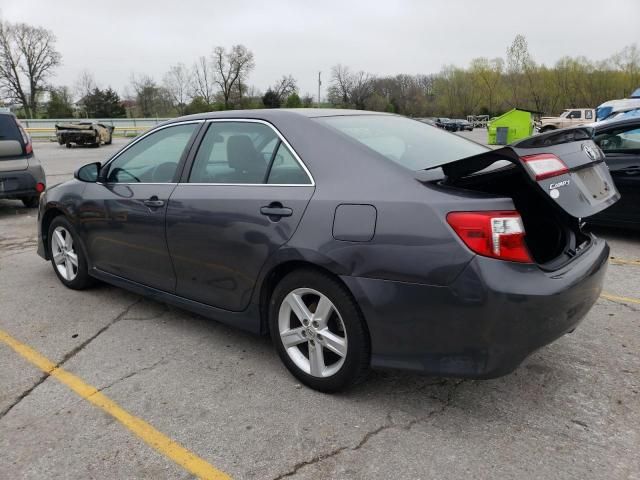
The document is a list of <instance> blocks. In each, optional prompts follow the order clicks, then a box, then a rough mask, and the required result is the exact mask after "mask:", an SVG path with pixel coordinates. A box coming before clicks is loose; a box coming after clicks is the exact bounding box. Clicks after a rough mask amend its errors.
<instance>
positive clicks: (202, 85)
mask: <svg viewBox="0 0 640 480" xmlns="http://www.w3.org/2000/svg"><path fill="white" fill-rule="evenodd" d="M192 77H193V80H192V82H191V89H192V91H193V95H194V97H200V98H201V99H202V100H203V101H204V102H205V103H206V104H208V105H211V104H212V103H213V101H214V97H215V93H216V81H215V72H214V70H213V64H212V62H210V61H209V60H207V57H200V58H198V61H197V62H196V63H194V65H193V75H192Z"/></svg>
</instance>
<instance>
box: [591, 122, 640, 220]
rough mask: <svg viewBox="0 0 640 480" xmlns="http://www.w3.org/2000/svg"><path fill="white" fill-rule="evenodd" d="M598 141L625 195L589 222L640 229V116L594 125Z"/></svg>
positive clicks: (621, 191) (615, 181) (618, 186)
mask: <svg viewBox="0 0 640 480" xmlns="http://www.w3.org/2000/svg"><path fill="white" fill-rule="evenodd" d="M594 128H595V136H594V141H595V142H596V144H598V146H599V147H600V148H601V149H602V151H603V152H604V155H605V157H606V158H605V161H606V162H607V165H608V166H609V171H610V172H611V177H612V178H613V181H614V183H615V185H616V188H617V189H618V190H619V191H620V194H621V195H622V197H621V198H620V201H618V202H617V203H616V204H615V205H613V206H612V207H610V208H608V209H606V210H604V211H602V212H600V213H599V214H597V215H595V216H593V217H590V218H589V219H588V222H589V223H591V224H596V225H606V226H614V227H622V228H634V229H639V228H640V116H631V117H629V118H624V119H622V120H615V121H605V122H599V123H596V124H594Z"/></svg>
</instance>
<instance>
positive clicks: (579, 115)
mask: <svg viewBox="0 0 640 480" xmlns="http://www.w3.org/2000/svg"><path fill="white" fill-rule="evenodd" d="M595 118H596V111H595V110H594V109H593V108H568V109H565V110H564V112H562V113H561V114H560V116H559V117H541V118H540V120H539V121H538V122H536V130H537V131H538V132H540V133H544V132H548V131H551V130H557V129H559V128H566V127H576V126H579V125H584V124H586V123H591V122H594V121H595Z"/></svg>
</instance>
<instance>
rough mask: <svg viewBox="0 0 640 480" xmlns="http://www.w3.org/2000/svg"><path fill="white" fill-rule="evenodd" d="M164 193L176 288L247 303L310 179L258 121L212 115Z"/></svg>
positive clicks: (289, 228) (223, 304)
mask: <svg viewBox="0 0 640 480" xmlns="http://www.w3.org/2000/svg"><path fill="white" fill-rule="evenodd" d="M190 163H191V165H190V166H189V164H188V165H187V167H186V168H185V172H184V173H183V177H182V181H181V183H179V184H178V186H177V187H176V189H175V191H174V192H173V194H172V195H171V198H170V199H169V206H168V210H167V242H168V246H169V251H170V254H171V259H172V261H173V265H174V268H175V272H176V277H177V285H176V293H177V294H178V295H181V296H183V297H186V298H189V299H191V300H195V301H198V302H202V303H205V304H208V305H212V306H215V307H218V308H223V309H226V310H232V311H240V310H244V309H245V308H246V307H247V305H248V304H249V300H250V298H251V294H252V292H253V288H254V286H255V283H256V280H257V277H258V274H259V272H260V269H261V268H262V266H263V265H264V263H265V261H266V260H267V258H268V257H269V256H270V255H271V254H272V253H274V252H275V251H276V250H277V249H278V248H279V247H280V246H281V245H283V244H284V243H286V242H287V241H288V240H289V238H290V237H291V236H292V235H293V233H294V231H295V229H296V227H297V226H298V223H299V222H300V219H301V218H302V214H303V213H304V210H305V208H306V206H307V204H308V202H309V199H310V198H311V195H312V194H313V191H314V185H313V180H312V178H311V175H310V173H309V172H308V171H307V169H306V167H304V164H303V163H302V161H301V160H300V159H299V158H298V157H297V155H296V154H295V152H294V151H293V150H292V148H291V147H290V146H289V145H288V144H287V143H286V141H285V140H284V138H283V137H282V136H280V134H279V133H278V132H277V131H276V130H275V129H274V128H273V127H272V126H271V125H269V124H267V123H266V122H262V121H256V120H253V121H250V120H233V121H231V120H229V121H217V120H216V121H212V122H210V123H209V125H208V128H207V131H206V133H205V135H204V137H203V139H202V142H201V143H200V146H199V148H198V150H197V153H196V154H195V156H194V158H193V161H192V162H190Z"/></svg>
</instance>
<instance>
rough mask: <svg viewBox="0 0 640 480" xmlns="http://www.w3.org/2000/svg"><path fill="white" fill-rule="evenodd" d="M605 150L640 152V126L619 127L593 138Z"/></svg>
mask: <svg viewBox="0 0 640 480" xmlns="http://www.w3.org/2000/svg"><path fill="white" fill-rule="evenodd" d="M593 140H594V141H595V142H596V143H597V144H598V146H599V147H600V148H601V149H602V151H603V152H605V153H607V152H623V153H624V152H632V151H635V152H640V128H639V127H637V126H634V127H626V128H618V129H615V130H609V131H608V132H604V133H600V134H598V135H596V136H595V138H594V139H593Z"/></svg>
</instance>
